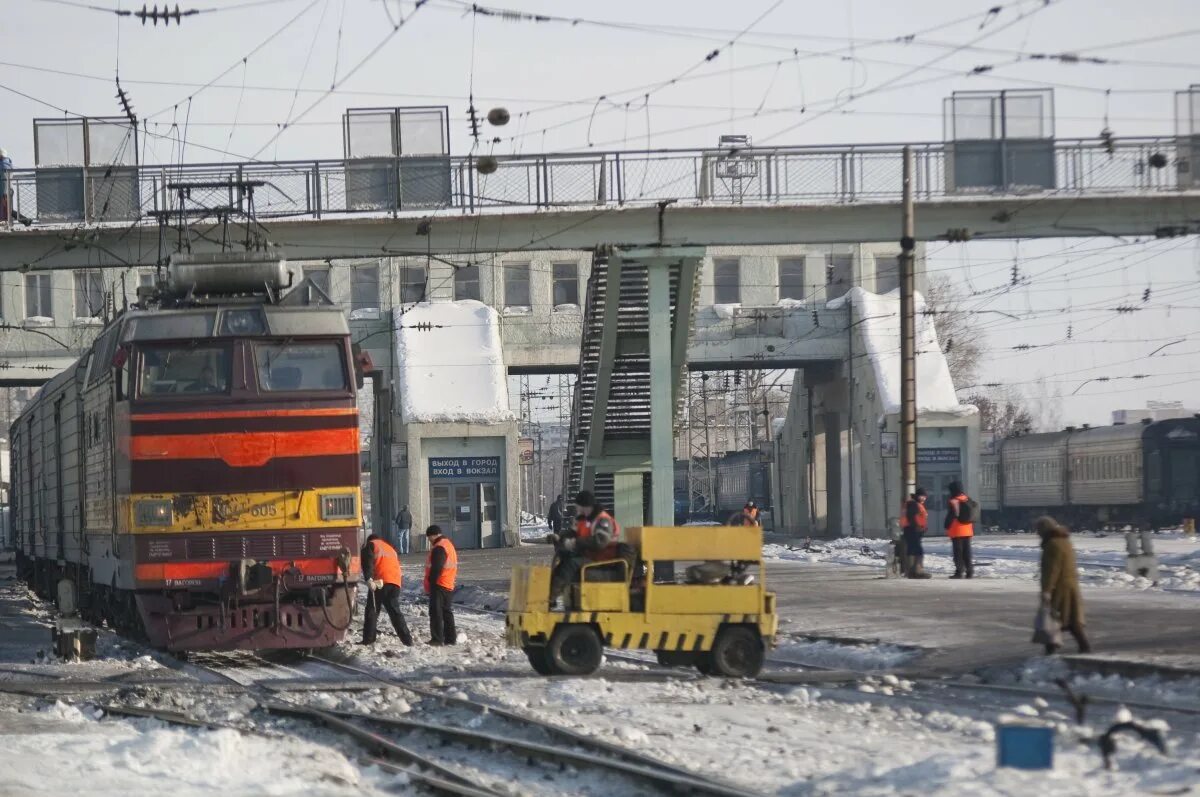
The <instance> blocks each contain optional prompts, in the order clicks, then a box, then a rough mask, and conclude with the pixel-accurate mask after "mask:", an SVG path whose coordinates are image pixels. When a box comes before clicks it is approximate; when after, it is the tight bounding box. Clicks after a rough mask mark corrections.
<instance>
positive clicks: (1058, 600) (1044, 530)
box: [1033, 516, 1092, 656]
mask: <svg viewBox="0 0 1200 797" xmlns="http://www.w3.org/2000/svg"><path fill="white" fill-rule="evenodd" d="M1034 529H1035V530H1036V531H1037V533H1038V536H1039V537H1041V538H1042V561H1041V586H1042V594H1041V606H1040V608H1039V610H1038V617H1037V620H1036V621H1035V626H1034V635H1033V641H1034V642H1036V643H1039V644H1042V645H1044V646H1045V649H1046V655H1047V656H1051V655H1053V654H1055V653H1057V652H1058V650H1059V649H1060V648H1061V647H1062V632H1063V631H1064V630H1066V631H1070V632H1071V636H1073V637H1075V642H1076V644H1077V645H1079V652H1080V653H1090V652H1091V650H1092V645H1091V642H1090V641H1089V640H1088V638H1087V632H1086V630H1085V628H1084V617H1083V596H1082V595H1081V594H1080V591H1079V575H1078V569H1077V566H1076V564H1075V548H1074V546H1073V545H1071V532H1070V530H1069V529H1067V527H1066V526H1063V525H1061V524H1060V523H1059V522H1058V521H1056V520H1055V519H1054V518H1052V517H1049V516H1044V517H1040V518H1038V519H1037V521H1036V522H1035V523H1034Z"/></svg>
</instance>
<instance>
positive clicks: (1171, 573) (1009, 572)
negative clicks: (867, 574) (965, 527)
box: [764, 534, 1200, 591]
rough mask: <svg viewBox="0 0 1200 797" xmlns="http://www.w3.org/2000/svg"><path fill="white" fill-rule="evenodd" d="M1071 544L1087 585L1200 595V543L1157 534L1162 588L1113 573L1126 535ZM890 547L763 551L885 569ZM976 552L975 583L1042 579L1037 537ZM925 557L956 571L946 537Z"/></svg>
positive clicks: (996, 542) (1087, 537)
mask: <svg viewBox="0 0 1200 797" xmlns="http://www.w3.org/2000/svg"><path fill="white" fill-rule="evenodd" d="M1071 539H1072V542H1073V543H1074V545H1075V550H1076V559H1077V562H1078V564H1079V576H1080V580H1081V581H1082V582H1083V583H1085V584H1090V585H1094V586H1114V587H1127V588H1132V589H1139V590H1146V589H1153V588H1155V587H1156V586H1157V587H1158V588H1161V589H1170V590H1184V591H1200V538H1196V537H1188V536H1185V535H1182V534H1160V535H1155V546H1156V550H1157V552H1158V555H1159V561H1160V563H1161V566H1160V570H1159V581H1158V584H1157V585H1155V584H1152V583H1151V582H1150V581H1149V580H1148V579H1145V578H1140V577H1136V576H1131V575H1129V574H1127V573H1125V572H1124V571H1121V570H1116V569H1114V567H1124V564H1125V538H1124V536H1123V535H1119V534H1110V535H1106V536H1105V535H1091V534H1075V535H1072V537H1071ZM890 545H891V543H890V542H889V541H888V540H881V539H865V538H861V537H844V538H840V539H835V540H812V541H810V542H808V543H798V544H791V545H783V544H768V545H766V546H764V554H765V556H766V557H767V558H769V559H778V560H787V561H797V562H830V563H833V564H843V565H857V566H864V567H878V568H880V569H882V568H883V567H884V565H885V564H886V558H885V556H886V553H887V550H888V548H889V546H890ZM971 550H972V554H973V557H974V559H975V563H976V571H975V577H976V578H1027V579H1034V578H1037V574H1038V561H1039V558H1040V557H1041V548H1040V540H1039V539H1038V537H1037V536H1036V535H1033V534H1011V535H977V536H976V537H975V538H974V540H973V541H972V544H971ZM925 552H926V557H925V569H926V570H928V571H929V572H930V573H933V574H935V575H949V574H950V573H953V572H954V560H953V558H952V557H951V554H950V542H949V540H947V539H945V538H944V537H932V538H928V539H926V541H925Z"/></svg>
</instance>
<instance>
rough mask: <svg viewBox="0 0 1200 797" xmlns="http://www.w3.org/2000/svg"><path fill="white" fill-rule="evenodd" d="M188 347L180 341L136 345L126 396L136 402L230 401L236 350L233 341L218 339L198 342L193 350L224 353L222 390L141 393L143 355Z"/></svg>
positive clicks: (235, 366)
mask: <svg viewBox="0 0 1200 797" xmlns="http://www.w3.org/2000/svg"><path fill="white" fill-rule="evenodd" d="M188 346H189V343H188V342H187V341H181V340H155V341H144V342H138V343H136V344H135V349H134V351H133V352H132V354H131V355H130V357H129V359H130V360H134V359H136V360H137V362H136V364H135V365H134V366H133V368H134V378H133V381H134V382H136V384H135V385H132V386H129V389H128V391H127V397H128V398H132V399H133V400H135V401H193V402H194V401H196V400H197V399H205V398H207V399H221V400H225V399H229V398H230V397H231V396H232V395H233V393H234V389H233V383H234V376H235V375H236V372H237V366H238V362H237V359H238V357H237V349H238V347H237V346H235V345H234V341H233V340H232V339H225V340H221V339H220V338H209V339H206V340H204V341H203V342H201V343H197V345H196V346H195V347H194V348H196V349H220V350H222V351H224V352H225V354H226V357H227V359H228V362H229V370H228V372H227V374H226V377H227V381H226V384H225V389H224V390H222V391H214V392H210V393H150V394H146V393H145V392H144V391H143V377H144V376H145V374H146V363H145V359H146V353H147V352H148V351H150V350H154V349H182V348H186V347H188Z"/></svg>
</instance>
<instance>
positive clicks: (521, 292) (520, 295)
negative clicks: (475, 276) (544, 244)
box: [501, 263, 530, 307]
mask: <svg viewBox="0 0 1200 797" xmlns="http://www.w3.org/2000/svg"><path fill="white" fill-rule="evenodd" d="M501 267H502V268H503V269H504V306H505V307H529V306H530V305H529V264H528V263H504V264H503V265H502V266H501Z"/></svg>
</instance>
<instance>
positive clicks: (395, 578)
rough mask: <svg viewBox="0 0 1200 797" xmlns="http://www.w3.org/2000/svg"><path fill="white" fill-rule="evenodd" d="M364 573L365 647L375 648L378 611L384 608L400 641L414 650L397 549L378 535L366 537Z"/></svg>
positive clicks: (363, 553) (363, 555) (363, 554)
mask: <svg viewBox="0 0 1200 797" xmlns="http://www.w3.org/2000/svg"><path fill="white" fill-rule="evenodd" d="M362 572H363V578H365V579H366V580H367V589H368V592H367V616H366V617H365V618H363V638H362V643H363V644H364V645H373V644H375V637H376V625H377V624H378V622H379V607H380V605H382V606H383V608H384V610H385V611H387V613H388V617H390V618H391V620H392V627H393V628H395V629H396V634H397V636H399V637H400V641H401V642H403V643H404V644H405V645H407V646H410V647H411V646H412V643H413V641H412V634H410V633H409V631H408V623H406V622H404V615H403V614H402V613H401V612H400V585H401V582H402V577H401V571H400V557H398V556H396V549H395V548H393V547H392V546H391V545H389V544H388V543H387V541H386V540H384V539H383V538H382V537H380V536H379V535H378V534H372V535H371V536H369V537H367V544H366V545H364V546H363V549H362Z"/></svg>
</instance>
